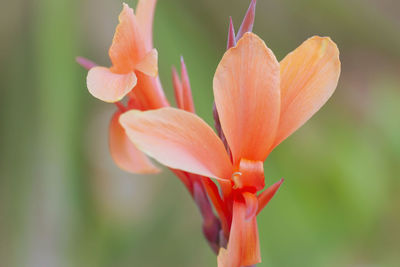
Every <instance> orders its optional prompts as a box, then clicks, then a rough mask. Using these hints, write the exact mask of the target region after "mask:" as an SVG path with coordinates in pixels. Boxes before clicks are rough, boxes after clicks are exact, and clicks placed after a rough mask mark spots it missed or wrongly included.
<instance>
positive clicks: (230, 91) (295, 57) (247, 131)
mask: <svg viewBox="0 0 400 267" xmlns="http://www.w3.org/2000/svg"><path fill="white" fill-rule="evenodd" d="M235 42H236V40H235ZM235 42H233V41H232V43H233V45H234V43H235ZM339 74H340V61H339V51H338V49H337V47H336V45H335V44H334V43H333V42H332V40H331V39H330V38H328V37H317V36H315V37H312V38H310V39H308V40H306V41H305V42H304V43H303V44H302V45H300V46H299V47H298V48H297V49H295V50H294V51H293V52H291V53H290V54H288V55H287V56H286V57H285V58H284V59H283V60H282V61H281V62H278V61H277V59H276V58H275V56H274V54H273V52H272V51H271V50H270V49H269V48H268V47H267V46H266V45H265V43H264V41H262V40H261V39H260V38H259V37H258V36H257V35H255V34H253V33H249V32H248V33H244V34H242V37H241V38H240V40H238V42H237V44H236V45H235V46H233V47H231V48H229V49H228V50H227V52H226V53H225V54H224V56H223V58H222V60H221V61H220V63H219V65H218V67H217V69H216V72H215V75H214V80H213V90H214V99H215V106H216V110H217V113H218V118H219V122H220V125H221V129H222V131H223V133H224V136H225V138H226V142H227V145H228V147H229V150H227V149H226V147H225V146H224V143H223V142H222V141H221V139H220V138H219V137H218V136H217V135H216V134H215V133H214V131H213V130H212V128H211V127H210V126H208V125H207V124H206V123H205V122H204V121H203V120H202V119H201V118H199V117H198V116H197V115H195V114H193V113H190V112H187V111H184V110H179V109H175V108H170V107H165V108H161V109H157V110H150V111H139V110H131V111H128V112H126V113H124V114H122V115H121V116H120V119H119V121H120V123H121V125H122V126H123V128H124V129H125V131H126V134H127V135H128V137H129V139H130V140H131V141H132V142H133V143H134V144H135V145H136V147H138V148H139V149H140V150H141V151H143V152H145V153H146V154H147V155H149V156H150V157H152V158H154V159H155V160H157V161H158V162H160V163H161V164H164V165H166V166H168V167H170V168H173V169H177V170H181V171H184V172H188V173H193V174H197V175H201V176H204V177H210V178H214V179H216V181H218V183H219V185H220V190H221V193H219V189H218V187H217V186H216V185H215V184H214V182H213V181H211V180H210V179H208V180H205V182H204V184H205V186H206V189H207V192H208V194H209V197H210V199H211V201H212V202H213V204H214V206H215V209H216V211H217V213H218V215H219V217H220V220H221V226H222V230H223V233H224V236H225V238H226V241H227V246H226V249H225V248H223V247H224V244H221V246H222V248H221V249H220V255H219V259H218V261H219V265H220V266H229V267H239V266H248V265H253V264H257V263H259V262H260V261H261V256H260V248H259V237H258V228H257V220H256V215H257V214H258V213H259V212H260V211H261V210H262V208H263V207H264V206H265V205H266V204H267V203H268V201H269V200H270V199H271V197H272V196H273V194H274V193H275V192H276V190H277V189H278V188H279V186H280V184H281V182H282V181H280V182H278V183H276V184H274V185H272V186H271V187H269V188H268V189H266V190H265V191H262V190H263V189H264V187H265V178H264V168H263V162H264V161H265V160H266V158H267V157H268V155H269V154H270V153H271V151H272V150H273V149H274V148H275V147H276V146H277V145H279V144H280V143H281V142H282V141H283V140H285V139H286V138H287V137H288V136H289V135H291V134H292V133H293V132H294V131H296V130H297V129H298V128H299V127H301V126H302V125H303V124H304V123H305V122H306V121H307V120H308V119H309V118H310V117H311V116H312V115H313V114H315V113H316V112H317V111H318V110H319V109H320V108H321V107H322V106H323V105H324V104H325V102H326V101H327V100H328V99H329V97H330V96H331V95H332V94H333V92H334V90H335V88H336V85H337V82H338V79H339ZM228 151H229V152H228ZM260 192H261V193H260ZM221 241H222V240H220V242H221ZM221 243H223V242H221Z"/></svg>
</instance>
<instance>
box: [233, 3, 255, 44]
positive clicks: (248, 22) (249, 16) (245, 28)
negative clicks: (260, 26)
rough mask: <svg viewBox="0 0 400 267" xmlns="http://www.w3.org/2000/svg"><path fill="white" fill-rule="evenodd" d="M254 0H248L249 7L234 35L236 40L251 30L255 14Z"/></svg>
mask: <svg viewBox="0 0 400 267" xmlns="http://www.w3.org/2000/svg"><path fill="white" fill-rule="evenodd" d="M256 2H257V1H256V0H252V1H251V2H250V5H249V8H248V9H247V11H246V14H245V16H244V18H243V21H242V24H241V25H240V28H239V31H238V34H237V35H236V41H238V40H239V39H240V38H242V36H243V35H244V34H245V33H246V32H251V31H252V30H253V26H254V19H255V14H256Z"/></svg>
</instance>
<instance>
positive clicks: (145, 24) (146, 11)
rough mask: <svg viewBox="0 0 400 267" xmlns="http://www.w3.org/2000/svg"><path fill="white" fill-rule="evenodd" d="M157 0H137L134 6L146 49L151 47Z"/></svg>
mask: <svg viewBox="0 0 400 267" xmlns="http://www.w3.org/2000/svg"><path fill="white" fill-rule="evenodd" d="M156 3H157V0H139V2H138V4H137V6H136V18H137V22H138V23H139V26H140V29H141V30H142V33H143V37H144V41H145V45H146V50H150V49H152V48H153V18H154V9H155V7H156Z"/></svg>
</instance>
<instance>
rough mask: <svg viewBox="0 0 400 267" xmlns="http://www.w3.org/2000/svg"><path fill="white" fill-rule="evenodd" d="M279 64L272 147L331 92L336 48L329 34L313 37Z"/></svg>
mask: <svg viewBox="0 0 400 267" xmlns="http://www.w3.org/2000/svg"><path fill="white" fill-rule="evenodd" d="M280 65H281V116H280V122H279V128H278V132H277V136H276V140H275V144H274V146H277V145H278V144H279V143H280V142H282V141H283V140H284V139H286V137H288V136H289V135H291V134H292V133H293V132H294V131H296V130H297V129H298V128H299V127H301V126H302V125H303V124H304V123H305V122H306V121H307V120H308V119H310V118H311V117H312V115H314V113H315V112H317V111H318V110H319V109H320V108H321V107H322V106H323V105H324V104H325V102H326V101H327V100H328V99H329V97H330V96H331V95H332V94H333V92H334V91H335V88H336V85H337V83H338V80H339V75H340V60H339V50H338V48H337V46H336V44H335V43H334V42H333V41H332V40H331V39H330V38H329V37H318V36H314V37H312V38H310V39H308V40H307V41H305V42H304V43H303V44H302V45H300V46H299V47H298V48H297V49H296V50H294V51H293V52H291V53H290V54H288V55H287V56H286V57H285V58H284V59H283V60H282V61H281V63H280Z"/></svg>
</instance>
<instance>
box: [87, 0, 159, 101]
mask: <svg viewBox="0 0 400 267" xmlns="http://www.w3.org/2000/svg"><path fill="white" fill-rule="evenodd" d="M154 4H155V1H152V0H150V1H143V0H142V1H139V3H138V6H137V14H136V15H135V14H134V12H133V9H132V8H130V7H129V6H128V5H127V4H125V3H124V4H123V9H122V12H121V14H120V15H119V24H118V26H117V28H116V30H115V35H114V39H113V42H112V44H111V47H110V49H109V52H108V54H109V56H110V60H111V62H112V66H111V67H110V68H106V67H100V66H96V67H94V68H91V69H90V71H89V73H88V76H87V86H88V89H89V92H90V93H91V94H92V95H93V96H94V97H96V98H98V99H100V100H103V101H105V102H117V101H120V100H121V99H122V98H123V97H124V96H125V95H127V94H128V93H129V92H130V91H131V90H132V88H134V87H135V86H136V84H137V75H136V73H137V72H141V73H143V74H145V75H149V76H152V77H156V76H157V73H158V68H157V50H156V49H154V48H152V46H153V45H152V32H151V29H152V21H153V19H152V18H153V15H152V14H153V10H154Z"/></svg>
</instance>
